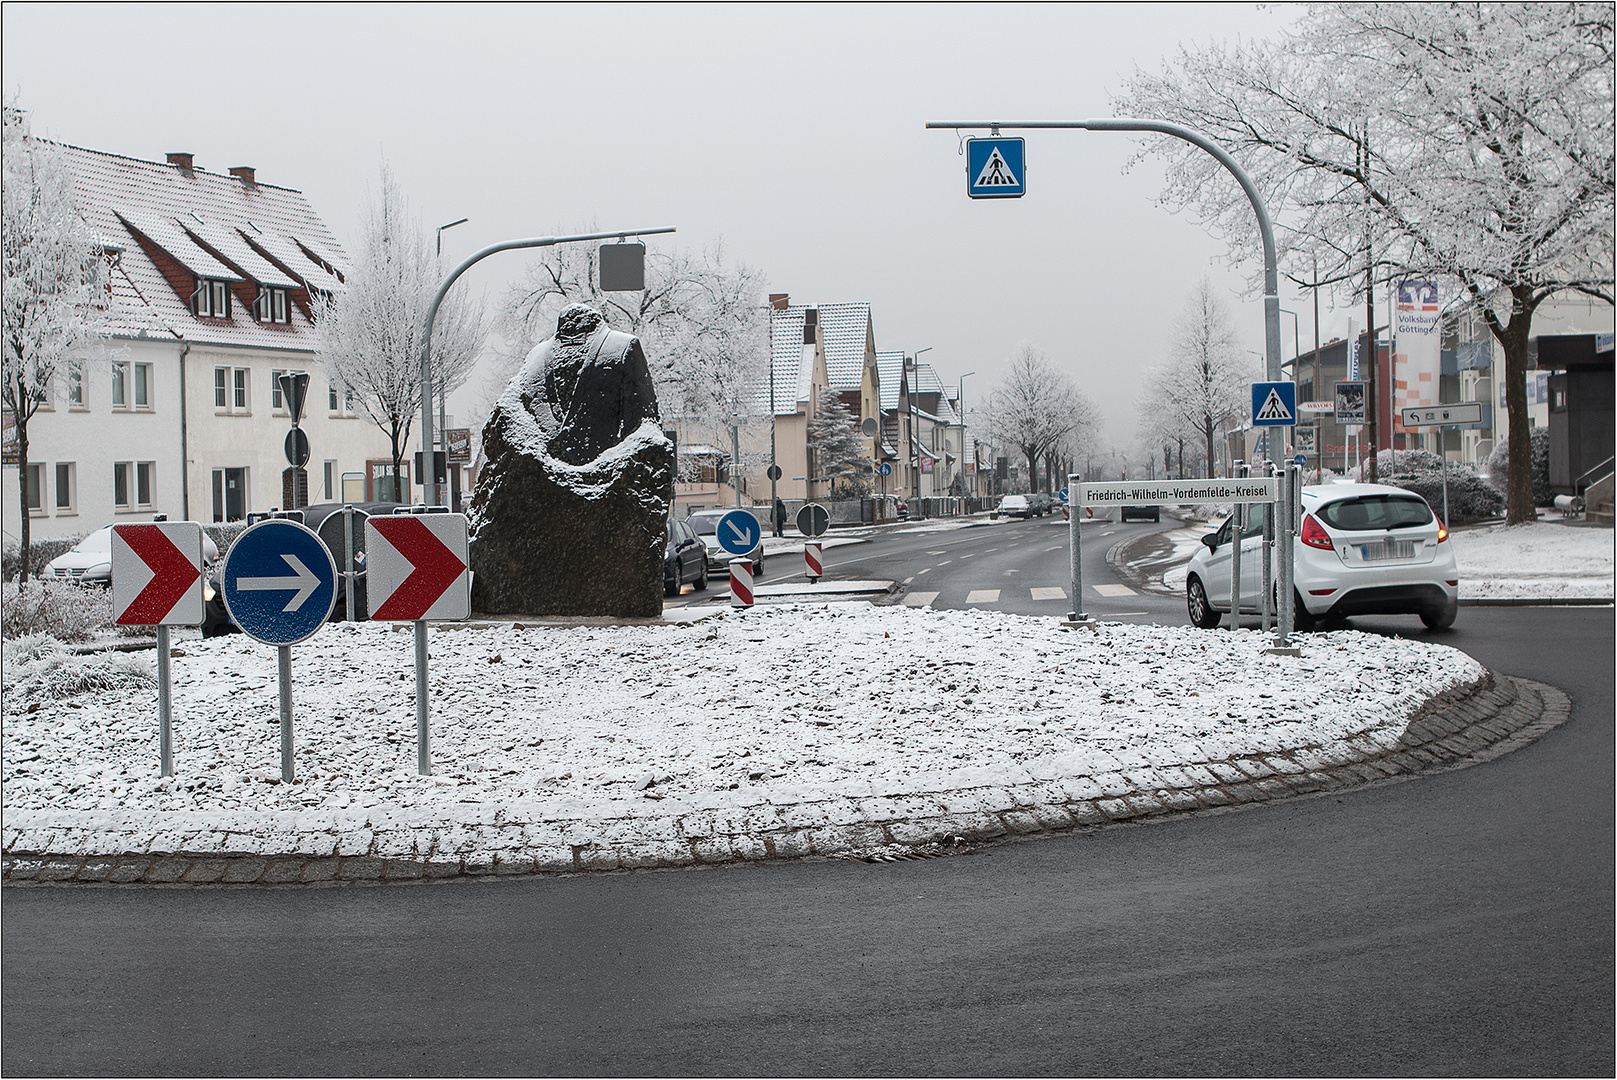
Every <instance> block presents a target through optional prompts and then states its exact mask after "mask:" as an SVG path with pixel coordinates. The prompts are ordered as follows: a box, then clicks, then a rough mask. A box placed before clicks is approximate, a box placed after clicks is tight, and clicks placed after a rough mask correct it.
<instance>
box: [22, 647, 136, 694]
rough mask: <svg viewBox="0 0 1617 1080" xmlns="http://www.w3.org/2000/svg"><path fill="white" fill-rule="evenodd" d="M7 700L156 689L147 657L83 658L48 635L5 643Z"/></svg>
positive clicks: (108, 654)
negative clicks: (11, 697) (107, 691)
mask: <svg viewBox="0 0 1617 1080" xmlns="http://www.w3.org/2000/svg"><path fill="white" fill-rule="evenodd" d="M5 669H6V674H5V689H6V694H7V696H10V695H11V694H14V693H15V694H19V695H20V696H25V697H51V698H69V697H74V696H76V695H78V694H88V693H94V692H96V691H100V690H139V689H145V688H148V687H151V686H153V685H155V683H156V682H157V677H156V675H155V674H154V673H153V671H152V664H151V660H150V659H149V658H148V657H146V656H145V655H144V654H136V653H125V652H102V653H91V654H88V655H84V656H81V655H79V654H77V653H74V652H71V651H69V650H68V649H67V648H65V647H64V646H63V645H62V643H61V642H60V641H57V640H55V639H53V638H51V637H48V636H46V635H44V634H29V635H26V636H24V637H19V638H17V639H15V640H8V641H6V643H5Z"/></svg>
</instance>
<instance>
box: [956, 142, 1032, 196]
mask: <svg viewBox="0 0 1617 1080" xmlns="http://www.w3.org/2000/svg"><path fill="white" fill-rule="evenodd" d="M1023 143H1024V140H1022V139H1002V138H999V137H998V136H996V137H994V138H992V139H967V140H966V194H967V195H970V196H971V197H972V198H973V199H1020V198H1021V197H1022V196H1023V195H1025V194H1027V174H1026V162H1025V159H1024V157H1023V152H1022V151H1023Z"/></svg>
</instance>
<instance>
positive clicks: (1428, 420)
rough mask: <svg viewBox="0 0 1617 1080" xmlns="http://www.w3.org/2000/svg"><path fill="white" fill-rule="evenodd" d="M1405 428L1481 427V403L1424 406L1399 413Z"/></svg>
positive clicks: (1469, 402)
mask: <svg viewBox="0 0 1617 1080" xmlns="http://www.w3.org/2000/svg"><path fill="white" fill-rule="evenodd" d="M1399 419H1400V420H1401V421H1402V422H1403V425H1404V427H1406V428H1421V427H1481V426H1482V403H1481V402H1480V401H1467V402H1462V403H1460V404H1458V405H1425V406H1420V407H1418V408H1413V409H1402V410H1400V411H1399Z"/></svg>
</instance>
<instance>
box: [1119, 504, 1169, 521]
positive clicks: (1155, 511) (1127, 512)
mask: <svg viewBox="0 0 1617 1080" xmlns="http://www.w3.org/2000/svg"><path fill="white" fill-rule="evenodd" d="M1129 518H1138V519H1139V520H1141V521H1161V520H1162V508H1161V507H1160V506H1125V507H1123V508H1122V509H1120V510H1118V512H1117V520H1118V521H1127V520H1128V519H1129Z"/></svg>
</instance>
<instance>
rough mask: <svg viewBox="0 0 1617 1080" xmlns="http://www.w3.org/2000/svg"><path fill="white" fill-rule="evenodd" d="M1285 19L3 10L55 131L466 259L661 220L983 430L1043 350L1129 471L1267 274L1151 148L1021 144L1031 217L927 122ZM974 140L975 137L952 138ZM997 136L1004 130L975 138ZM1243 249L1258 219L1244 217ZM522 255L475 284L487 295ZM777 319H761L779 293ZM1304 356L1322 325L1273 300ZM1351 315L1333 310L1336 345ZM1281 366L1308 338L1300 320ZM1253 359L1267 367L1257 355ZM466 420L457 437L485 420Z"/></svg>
mask: <svg viewBox="0 0 1617 1080" xmlns="http://www.w3.org/2000/svg"><path fill="white" fill-rule="evenodd" d="M1297 14H1298V9H1297V7H1296V6H1295V5H1288V4H1280V5H1264V6H1261V7H1260V6H1258V5H1251V4H1184V5H1128V4H1096V5H1088V4H1069V5H1053V4H1038V5H1031V6H1006V5H992V6H960V5H947V6H936V7H934V6H926V5H920V4H904V5H898V6H857V7H855V6H846V7H844V6H817V5H810V6H784V5H769V6H759V7H749V6H741V5H721V6H678V5H658V6H647V7H639V6H617V5H614V6H605V7H592V6H570V5H560V4H544V5H534V6H517V5H498V6H470V5H468V6H453V7H449V6H434V5H426V4H412V5H400V6H394V5H387V4H366V5H359V6H345V5H336V6H327V5H296V4H251V5H247V4H242V5H236V4H231V5H213V4H181V5H162V4H155V5H154V4H139V5H135V4H129V5H107V6H102V5H89V4H81V5H45V4H29V3H8V4H6V5H5V7H4V9H3V20H4V72H5V76H4V77H5V89H6V93H7V95H8V97H9V96H10V95H12V94H16V95H17V96H18V97H19V99H20V102H21V104H22V105H23V107H24V108H26V109H28V110H29V111H30V112H31V114H32V118H33V125H34V131H35V133H36V134H40V135H44V136H46V137H49V138H53V139H57V140H60V141H63V142H68V143H73V144H75V145H79V146H84V147H89V148H93V149H96V150H103V151H108V152H112V153H118V154H125V155H128V156H131V157H139V158H145V159H148V160H158V161H161V160H163V155H164V154H165V153H168V152H171V151H185V152H189V153H193V154H195V155H196V162H197V166H198V167H199V168H203V169H206V170H208V171H210V172H221V173H222V172H224V170H226V169H227V168H230V167H232V166H237V165H250V166H253V167H255V168H256V169H257V170H258V173H257V175H258V179H259V181H260V182H261V183H268V184H278V185H283V186H286V187H292V188H296V189H299V190H301V191H303V192H304V193H306V194H307V196H308V198H309V201H310V202H311V203H312V205H313V206H314V208H315V210H316V211H317V212H318V213H320V214H321V215H322V216H323V217H324V218H325V220H326V221H327V223H328V224H329V225H330V226H331V228H332V229H333V231H334V232H335V233H336V234H337V236H338V238H339V239H340V240H341V241H343V242H344V244H345V245H346V246H348V247H349V248H350V249H352V247H353V246H354V240H355V231H356V229H357V226H358V222H359V220H360V214H361V209H362V207H363V205H364V202H365V200H366V198H367V195H368V193H369V192H370V191H372V190H374V189H375V187H376V183H377V172H378V165H379V163H380V162H381V161H382V160H383V159H384V158H385V159H386V161H387V162H388V163H389V164H390V165H391V167H392V169H393V170H394V173H395V175H396V177H397V179H398V182H399V184H400V186H401V187H402V189H403V190H404V192H405V193H406V195H407V196H408V198H409V199H410V202H411V209H412V210H413V211H414V212H416V213H418V214H419V215H420V217H421V219H422V221H423V223H424V224H425V225H426V226H427V227H428V228H432V227H434V226H436V225H439V224H443V223H447V222H450V221H454V220H455V219H457V218H461V217H467V218H470V221H469V222H468V223H467V224H465V225H461V226H459V227H457V228H455V229H452V230H449V231H447V232H445V233H444V234H443V244H444V257H445V261H446V265H450V266H452V265H453V264H454V263H456V262H458V261H459V260H460V259H462V258H464V257H465V256H467V255H469V254H470V253H472V252H473V251H475V250H476V249H478V248H480V247H482V246H484V245H487V244H491V243H495V242H498V241H501V240H507V239H512V238H515V237H521V236H534V235H551V234H555V233H557V232H587V231H598V230H599V231H604V230H607V229H619V228H625V229H632V228H650V227H657V226H665V225H673V226H676V227H677V228H678V230H679V231H678V233H676V234H674V235H673V236H665V237H651V238H649V239H648V243H649V244H650V245H651V246H652V247H653V248H654V249H656V248H665V247H668V246H674V245H677V246H682V247H692V248H700V247H703V246H705V245H707V244H710V243H712V242H713V241H715V240H717V239H719V238H721V237H722V238H723V240H724V243H725V246H726V248H727V251H728V253H729V255H730V256H731V257H732V258H735V259H740V260H742V261H745V262H747V263H750V264H753V265H755V266H758V267H759V268H761V269H762V270H763V271H764V272H765V273H766V274H767V276H768V278H769V281H770V283H771V287H772V289H773V291H775V292H785V293H789V294H790V295H791V297H792V301H793V303H806V304H820V303H835V302H844V301H860V300H862V301H869V302H870V303H871V305H872V307H873V312H874V318H875V327H876V344H877V348H879V349H882V350H889V349H902V350H904V351H905V352H907V353H913V352H915V351H916V350H918V349H922V348H926V347H930V348H931V351H930V352H928V353H926V354H925V356H924V358H923V359H924V361H925V362H928V363H931V364H933V365H934V366H935V367H936V368H937V369H938V372H939V374H940V375H941V376H942V378H943V379H944V380H945V381H946V382H950V383H954V382H956V381H957V380H958V379H959V378H960V376H961V375H963V374H964V373H966V372H969V371H974V372H975V374H974V375H971V376H970V377H969V378H967V379H966V381H965V398H966V404H967V407H968V410H970V411H972V412H975V411H976V410H977V408H978V406H980V404H981V403H982V402H983V401H984V400H985V399H986V395H987V394H988V392H989V391H990V390H991V389H992V386H993V384H994V382H995V380H996V378H997V377H998V373H999V371H1000V370H1001V368H1002V366H1003V365H1004V363H1005V361H1006V360H1007V359H1008V358H1009V357H1010V355H1011V354H1012V353H1013V352H1014V351H1015V350H1016V348H1017V347H1018V346H1019V345H1020V344H1022V343H1024V342H1025V343H1031V344H1033V345H1035V346H1036V347H1038V348H1039V349H1041V350H1043V351H1044V352H1045V353H1047V354H1048V355H1049V357H1050V358H1051V360H1052V361H1054V362H1055V363H1056V364H1057V365H1059V366H1060V367H1061V368H1062V369H1063V370H1065V371H1067V372H1069V373H1070V374H1071V375H1072V376H1073V377H1074V378H1075V379H1076V380H1077V382H1078V383H1079V385H1080V386H1081V387H1082V388H1083V390H1084V391H1085V392H1086V393H1087V394H1089V395H1090V397H1092V398H1093V399H1094V400H1095V402H1096V403H1097V404H1098V405H1099V406H1100V408H1101V411H1102V412H1103V414H1104V415H1105V418H1106V427H1105V430H1104V431H1103V432H1102V435H1101V439H1102V441H1103V442H1105V443H1109V444H1111V445H1114V446H1116V447H1118V448H1120V449H1122V448H1126V447H1127V445H1128V443H1129V440H1130V438H1131V437H1132V433H1133V429H1134V416H1135V401H1136V399H1137V397H1138V396H1139V394H1140V392H1141V387H1142V385H1143V379H1142V376H1143V372H1144V370H1145V369H1146V368H1147V367H1149V366H1150V365H1151V364H1153V363H1155V362H1156V361H1157V360H1158V359H1160V357H1161V356H1162V355H1163V352H1164V350H1165V349H1166V347H1167V343H1168V339H1169V333H1170V327H1171V322H1172V317H1173V316H1174V315H1175V314H1176V313H1177V312H1178V311H1179V309H1180V307H1181V305H1182V304H1183V303H1184V302H1185V299H1186V297H1187V295H1188V293H1189V292H1190V290H1191V288H1192V287H1193V286H1194V284H1195V283H1196V281H1197V280H1198V279H1199V278H1201V277H1202V276H1203V275H1210V276H1211V278H1212V280H1213V282H1214V284H1215V286H1217V287H1218V288H1219V289H1220V290H1221V292H1222V294H1223V296H1224V298H1225V299H1226V300H1227V301H1228V303H1229V305H1230V307H1231V309H1232V311H1233V312H1234V316H1235V323H1236V326H1237V329H1238V331H1239V333H1240V335H1241V337H1242V339H1243V343H1244V347H1246V348H1248V349H1250V350H1252V351H1253V352H1258V353H1261V351H1262V348H1263V324H1262V309H1261V303H1260V300H1259V296H1258V293H1257V291H1256V290H1255V289H1252V288H1251V286H1252V285H1253V284H1254V283H1255V282H1256V281H1257V280H1258V274H1259V271H1260V269H1261V268H1260V267H1258V266H1256V265H1252V266H1242V267H1239V268H1236V269H1234V270H1231V269H1228V268H1226V267H1224V265H1223V263H1222V259H1221V254H1222V250H1223V247H1222V245H1221V244H1220V243H1219V242H1218V241H1217V240H1215V239H1213V238H1212V237H1209V236H1208V235H1207V234H1206V233H1204V232H1203V230H1202V229H1201V228H1199V227H1198V226H1197V225H1196V223H1195V222H1194V221H1192V220H1190V219H1188V218H1186V217H1183V216H1174V215H1171V214H1169V213H1168V212H1166V211H1165V210H1162V209H1160V208H1158V207H1157V206H1155V205H1154V203H1153V199H1154V197H1155V194H1156V191H1157V187H1158V179H1159V176H1160V172H1159V171H1158V168H1157V166H1155V165H1154V164H1150V163H1148V164H1147V165H1145V166H1141V167H1138V168H1136V169H1134V170H1132V171H1130V172H1128V173H1126V174H1125V172H1124V165H1125V162H1126V161H1127V159H1128V158H1129V156H1130V154H1131V153H1132V152H1133V150H1134V149H1135V147H1136V145H1137V139H1138V137H1135V136H1130V135H1124V134H1118V133H1097V132H1078V131H1067V132H1055V131H1044V132H1037V131H1035V132H1010V133H1008V134H1021V135H1023V136H1024V137H1026V138H1027V140H1028V145H1027V161H1028V169H1027V173H1028V175H1027V188H1028V194H1027V196H1026V197H1025V198H1022V199H1019V200H999V201H976V202H974V201H972V200H969V199H967V197H966V194H965V159H964V158H963V157H962V156H960V144H959V140H958V139H957V137H956V135H955V134H954V133H953V132H951V131H927V130H925V129H924V127H923V125H924V124H925V123H926V122H927V121H968V120H1005V121H1009V120H1078V119H1084V118H1086V117H1093V116H1106V115H1110V114H1111V112H1112V109H1111V104H1110V94H1111V93H1114V92H1116V91H1117V90H1119V88H1120V86H1121V83H1122V80H1123V78H1124V77H1125V76H1126V75H1127V74H1129V73H1130V72H1131V71H1132V70H1133V67H1134V65H1136V64H1138V65H1140V66H1141V67H1145V68H1147V69H1151V70H1156V69H1157V68H1159V67H1160V66H1161V64H1162V62H1163V60H1164V59H1165V58H1171V56H1172V55H1173V53H1174V51H1175V49H1176V47H1177V45H1178V43H1179V42H1181V41H1183V42H1185V43H1187V44H1190V43H1198V42H1205V41H1208V40H1211V39H1226V40H1234V39H1236V38H1251V37H1254V36H1257V37H1262V36H1268V35H1271V34H1272V33H1274V32H1275V31H1276V30H1277V29H1278V28H1279V27H1281V26H1283V25H1284V24H1285V23H1287V22H1289V21H1290V20H1291V19H1293V18H1295V16H1296V15H1297ZM962 134H966V133H962ZM979 134H986V133H979ZM1254 227H1255V226H1254ZM528 257H529V256H528V255H527V254H526V253H521V252H517V253H505V254H501V255H496V256H493V257H492V258H490V259H489V260H487V261H486V262H484V263H483V264H480V266H479V267H478V268H477V269H476V270H474V271H472V272H471V273H469V274H468V275H467V276H466V277H465V278H463V279H462V283H461V284H458V285H457V286H456V288H470V289H472V290H474V291H482V292H484V293H486V295H487V296H488V298H489V300H490V301H491V303H492V302H494V301H496V300H497V299H498V297H499V296H500V294H501V293H502V291H503V289H504V288H505V286H506V285H507V284H508V283H510V282H512V281H513V280H515V279H516V278H517V276H518V275H519V274H520V271H521V270H522V267H523V266H524V265H525V262H526V260H527V259H528ZM760 301H762V297H760ZM1281 306H1282V307H1283V308H1288V309H1290V310H1292V311H1296V312H1298V314H1299V316H1300V323H1301V325H1300V330H1301V337H1302V342H1303V344H1302V347H1303V349H1304V350H1305V351H1306V350H1307V349H1309V348H1311V347H1312V343H1313V338H1314V332H1313V318H1312V303H1311V301H1310V300H1309V299H1308V298H1307V297H1305V296H1300V295H1299V294H1298V292H1297V291H1296V290H1295V289H1294V288H1292V287H1290V286H1288V285H1286V284H1285V283H1284V282H1282V287H1281ZM1351 313H1352V311H1351V307H1344V308H1343V309H1342V310H1341V311H1340V312H1336V313H1333V312H1331V311H1330V309H1329V308H1326V309H1325V312H1324V314H1323V317H1322V333H1321V340H1328V339H1330V338H1331V337H1334V336H1340V335H1341V334H1342V333H1343V332H1344V330H1345V327H1346V322H1347V318H1348V316H1349V315H1350V314H1351ZM1281 337H1282V340H1283V342H1284V346H1283V353H1284V355H1285V356H1287V357H1289V356H1290V355H1291V352H1292V341H1293V327H1292V319H1291V318H1290V317H1289V316H1285V315H1283V316H1281ZM1252 359H1253V363H1254V365H1259V364H1260V363H1261V362H1260V360H1259V359H1258V358H1257V357H1253V358H1252ZM482 396H483V394H482V387H481V386H480V385H478V383H477V382H476V379H475V377H474V382H473V383H472V384H470V385H468V387H466V388H465V389H463V390H462V391H461V392H460V393H459V394H457V395H456V397H455V398H454V399H452V401H451V411H452V412H454V413H456V414H457V416H458V418H459V420H460V422H462V423H464V422H466V421H469V420H471V419H472V416H471V413H472V411H473V410H474V408H475V406H476V403H477V402H478V401H479V400H480V399H481V398H482Z"/></svg>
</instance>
